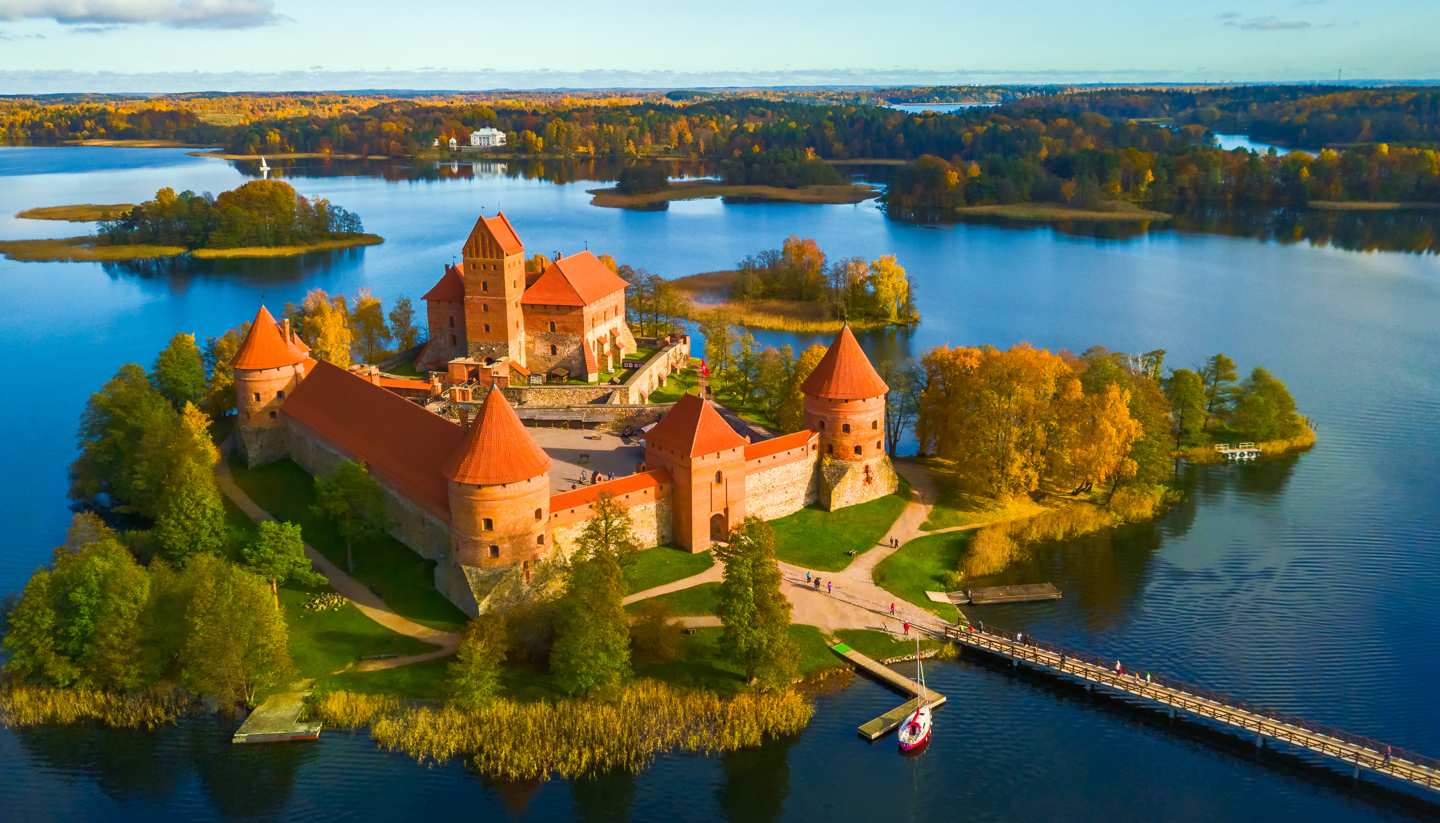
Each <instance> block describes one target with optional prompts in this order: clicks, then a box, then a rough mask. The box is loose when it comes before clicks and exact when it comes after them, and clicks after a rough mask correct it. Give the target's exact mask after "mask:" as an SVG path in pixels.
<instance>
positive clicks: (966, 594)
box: [925, 583, 1061, 606]
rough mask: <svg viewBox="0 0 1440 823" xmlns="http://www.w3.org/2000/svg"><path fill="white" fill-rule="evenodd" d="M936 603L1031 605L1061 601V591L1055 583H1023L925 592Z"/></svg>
mask: <svg viewBox="0 0 1440 823" xmlns="http://www.w3.org/2000/svg"><path fill="white" fill-rule="evenodd" d="M925 596H926V597H928V598H930V599H931V600H933V601H935V602H936V603H953V604H954V605H956V606H964V605H967V604H968V605H973V606H990V605H994V604H997V603H1030V602H1032V601H1036V600H1059V599H1060V596H1061V595H1060V590H1059V589H1057V588H1055V584H1054V583H1022V584H1020V585H1015V586H983V587H981V588H978V589H965V590H964V591H958V592H925Z"/></svg>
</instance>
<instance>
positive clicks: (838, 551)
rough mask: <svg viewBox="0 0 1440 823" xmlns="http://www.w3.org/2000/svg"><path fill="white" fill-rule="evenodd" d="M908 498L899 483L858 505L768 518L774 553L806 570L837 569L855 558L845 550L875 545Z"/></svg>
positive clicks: (863, 548)
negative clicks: (895, 489)
mask: <svg viewBox="0 0 1440 823" xmlns="http://www.w3.org/2000/svg"><path fill="white" fill-rule="evenodd" d="M909 499H910V492H909V489H908V488H906V487H904V486H903V485H902V487H901V489H900V491H899V492H896V493H895V494H891V495H886V496H885V497H882V498H880V499H879V500H871V501H870V502H869V503H861V504H860V505H858V506H850V507H848V508H844V509H840V510H838V511H833V512H827V511H823V510H821V509H801V510H800V511H798V512H795V513H794V514H792V515H788V516H786V517H782V518H780V519H779V520H772V521H771V522H770V528H772V529H774V530H775V554H776V556H778V557H779V558H780V559H781V560H784V561H785V562H787V563H794V564H796V565H799V566H804V567H805V568H807V569H815V570H817V571H827V572H833V571H839V570H841V569H843V568H845V567H846V566H848V565H850V561H852V560H854V559H855V558H853V557H851V556H850V555H849V554H847V553H846V552H850V551H854V552H855V553H856V555H861V554H864V553H865V552H867V551H869V550H870V549H872V548H874V547H875V544H876V542H877V541H879V540H880V538H881V537H883V536H884V535H885V532H886V531H888V530H889V529H890V525H891V524H892V523H894V522H895V518H897V517H899V516H900V512H902V511H904V509H905V504H906V503H907V502H908V501H909Z"/></svg>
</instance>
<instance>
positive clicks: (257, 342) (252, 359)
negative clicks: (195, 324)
mask: <svg viewBox="0 0 1440 823" xmlns="http://www.w3.org/2000/svg"><path fill="white" fill-rule="evenodd" d="M299 341H300V338H299V337H296V336H295V335H294V334H291V335H290V337H289V339H286V335H285V332H284V331H283V330H282V329H281V328H280V324H279V323H276V322H275V317H274V316H273V315H271V314H270V310H269V309H267V308H265V307H264V306H263V305H262V306H261V307H260V310H259V311H257V312H255V320H254V322H252V323H251V324H250V331H249V333H248V334H246V335H245V342H243V343H241V344H240V350H239V351H238V352H236V353H235V359H234V360H232V361H230V365H231V366H233V367H235V368H237V369H278V368H280V367H281V366H293V365H295V364H296V363H301V362H304V360H305V358H306V352H308V351H309V349H308V348H307V347H306V346H305V344H304V343H301V342H299Z"/></svg>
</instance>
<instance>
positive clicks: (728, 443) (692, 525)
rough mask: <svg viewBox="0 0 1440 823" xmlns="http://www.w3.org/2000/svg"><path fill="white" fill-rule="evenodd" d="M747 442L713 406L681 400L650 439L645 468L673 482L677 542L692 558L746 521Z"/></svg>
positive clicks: (702, 401)
mask: <svg viewBox="0 0 1440 823" xmlns="http://www.w3.org/2000/svg"><path fill="white" fill-rule="evenodd" d="M746 443H747V441H746V440H745V438H743V437H741V436H740V435H739V434H736V433H735V430H734V429H732V428H730V424H729V423H726V422H725V418H723V417H721V416H720V413H719V412H717V411H715V407H714V406H712V405H711V404H710V401H708V400H705V399H703V398H701V397H700V396H699V395H694V394H687V395H685V396H684V397H682V398H680V402H678V403H676V404H675V407H674V408H672V409H671V410H670V411H669V412H667V413H666V414H665V416H664V417H662V418H661V419H660V422H658V423H656V424H655V427H654V428H653V429H651V430H650V432H649V433H648V434H646V435H645V465H646V466H648V467H649V468H652V469H666V470H668V471H669V472H670V477H671V478H672V479H673V480H674V483H675V486H674V488H675V491H674V497H673V499H672V506H673V511H674V514H673V518H674V538H675V541H676V542H677V543H679V544H680V545H681V546H682V547H684V548H687V549H689V550H690V551H692V552H703V551H705V550H706V549H708V548H710V544H711V543H712V542H713V541H716V540H724V539H726V536H727V535H729V533H730V531H731V530H732V529H734V528H735V527H737V526H739V525H740V522H741V521H742V520H744V519H745V446H746Z"/></svg>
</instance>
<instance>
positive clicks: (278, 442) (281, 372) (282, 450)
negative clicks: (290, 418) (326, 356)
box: [230, 306, 313, 466]
mask: <svg viewBox="0 0 1440 823" xmlns="http://www.w3.org/2000/svg"><path fill="white" fill-rule="evenodd" d="M309 352H310V347H309V346H306V345H305V343H304V341H302V340H301V339H300V336H299V335H297V334H295V333H294V332H293V331H291V329H290V321H289V320H286V321H285V323H284V325H281V324H279V323H276V322H275V318H274V317H273V316H271V314H270V311H269V310H268V309H266V308H265V307H264V306H261V307H260V311H258V312H256V313H255V320H254V322H252V323H251V324H250V331H249V333H248V334H246V335H245V342H243V343H241V344H240V350H239V351H238V352H236V353H235V359H234V360H232V361H230V364H231V366H232V367H233V368H234V370H235V408H236V409H237V410H238V412H239V416H238V419H237V422H236V425H235V432H236V434H237V435H238V440H237V443H238V447H239V449H240V454H241V455H242V456H243V457H244V458H245V463H246V465H249V466H255V465H259V464H261V463H269V462H271V461H273V460H278V459H280V458H282V457H284V456H285V455H286V453H287V451H288V449H287V446H286V442H285V426H284V423H283V422H282V421H281V420H280V406H281V405H283V404H284V403H285V397H286V396H287V395H289V394H290V393H291V392H292V391H294V389H295V387H296V386H297V385H299V383H300V381H301V380H302V379H304V377H305V375H306V373H307V372H308V371H309V366H310V364H311V363H312V362H313V361H312V360H311V359H310V354H309Z"/></svg>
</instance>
